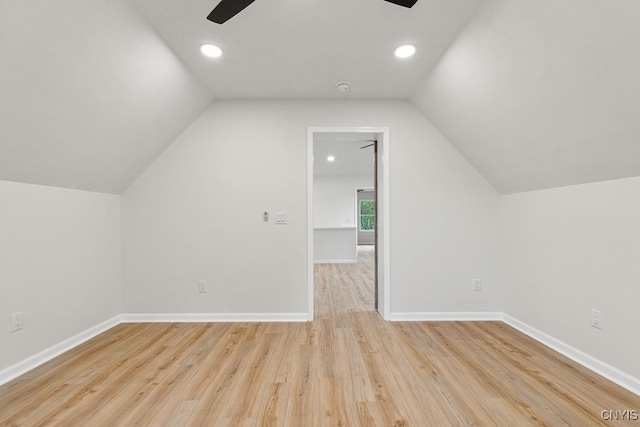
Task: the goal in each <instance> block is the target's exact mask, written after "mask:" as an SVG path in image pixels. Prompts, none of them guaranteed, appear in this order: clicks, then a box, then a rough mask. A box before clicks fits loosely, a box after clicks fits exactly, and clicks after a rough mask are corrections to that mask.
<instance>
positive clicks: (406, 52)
mask: <svg viewBox="0 0 640 427" xmlns="http://www.w3.org/2000/svg"><path fill="white" fill-rule="evenodd" d="M394 53H395V55H396V56H397V57H398V58H408V57H410V56H413V54H414V53H416V47H415V46H414V45H412V44H405V45H402V46H400V47H398V48H396V50H395V52H394Z"/></svg>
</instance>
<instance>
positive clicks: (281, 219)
mask: <svg viewBox="0 0 640 427" xmlns="http://www.w3.org/2000/svg"><path fill="white" fill-rule="evenodd" d="M286 223H287V213H286V212H276V224H286Z"/></svg>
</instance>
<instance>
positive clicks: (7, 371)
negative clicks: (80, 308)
mask: <svg viewBox="0 0 640 427" xmlns="http://www.w3.org/2000/svg"><path fill="white" fill-rule="evenodd" d="M120 322H121V320H120V315H117V316H114V317H112V318H111V319H108V320H105V321H104V322H102V323H99V324H98V325H95V326H93V327H91V328H89V329H87V330H85V331H83V332H80V333H79V334H76V335H74V336H72V337H71V338H67V339H66V340H64V341H61V342H59V343H58V344H55V345H52V346H51V347H49V348H47V349H45V350H42V351H41V352H39V353H37V354H34V355H33V356H31V357H28V358H26V359H24V360H22V361H20V362H18V363H16V364H14V365H11V366H9V367H7V368H4V369H2V370H0V385H2V384H6V383H8V382H9V381H11V380H13V379H15V378H17V377H19V376H20V375H22V374H25V373H27V372H29V371H30V370H32V369H34V368H37V367H38V366H40V365H42V364H43V363H45V362H48V361H49V360H51V359H53V358H54V357H57V356H59V355H61V354H62V353H64V352H67V351H69V350H71V349H72V348H74V347H77V346H79V345H80V344H82V343H84V342H85V341H89V340H90V339H91V338H93V337H95V336H96V335H100V334H101V333H103V332H105V331H107V330H109V329H111V328H113V327H114V326H117V325H119V324H120Z"/></svg>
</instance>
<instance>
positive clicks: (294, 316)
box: [122, 313, 309, 323]
mask: <svg viewBox="0 0 640 427" xmlns="http://www.w3.org/2000/svg"><path fill="white" fill-rule="evenodd" d="M308 321H309V314H308V313H165V314H162V313H161V314H146V313H128V314H123V315H122V322H123V323H150V322H158V323H163V322H170V323H179V322H308Z"/></svg>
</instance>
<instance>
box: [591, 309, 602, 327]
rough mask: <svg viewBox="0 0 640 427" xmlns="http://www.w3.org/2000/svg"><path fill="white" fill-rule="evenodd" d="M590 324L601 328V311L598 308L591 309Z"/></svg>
mask: <svg viewBox="0 0 640 427" xmlns="http://www.w3.org/2000/svg"><path fill="white" fill-rule="evenodd" d="M591 326H593V327H594V328H598V329H602V312H601V311H600V310H596V309H591Z"/></svg>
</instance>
